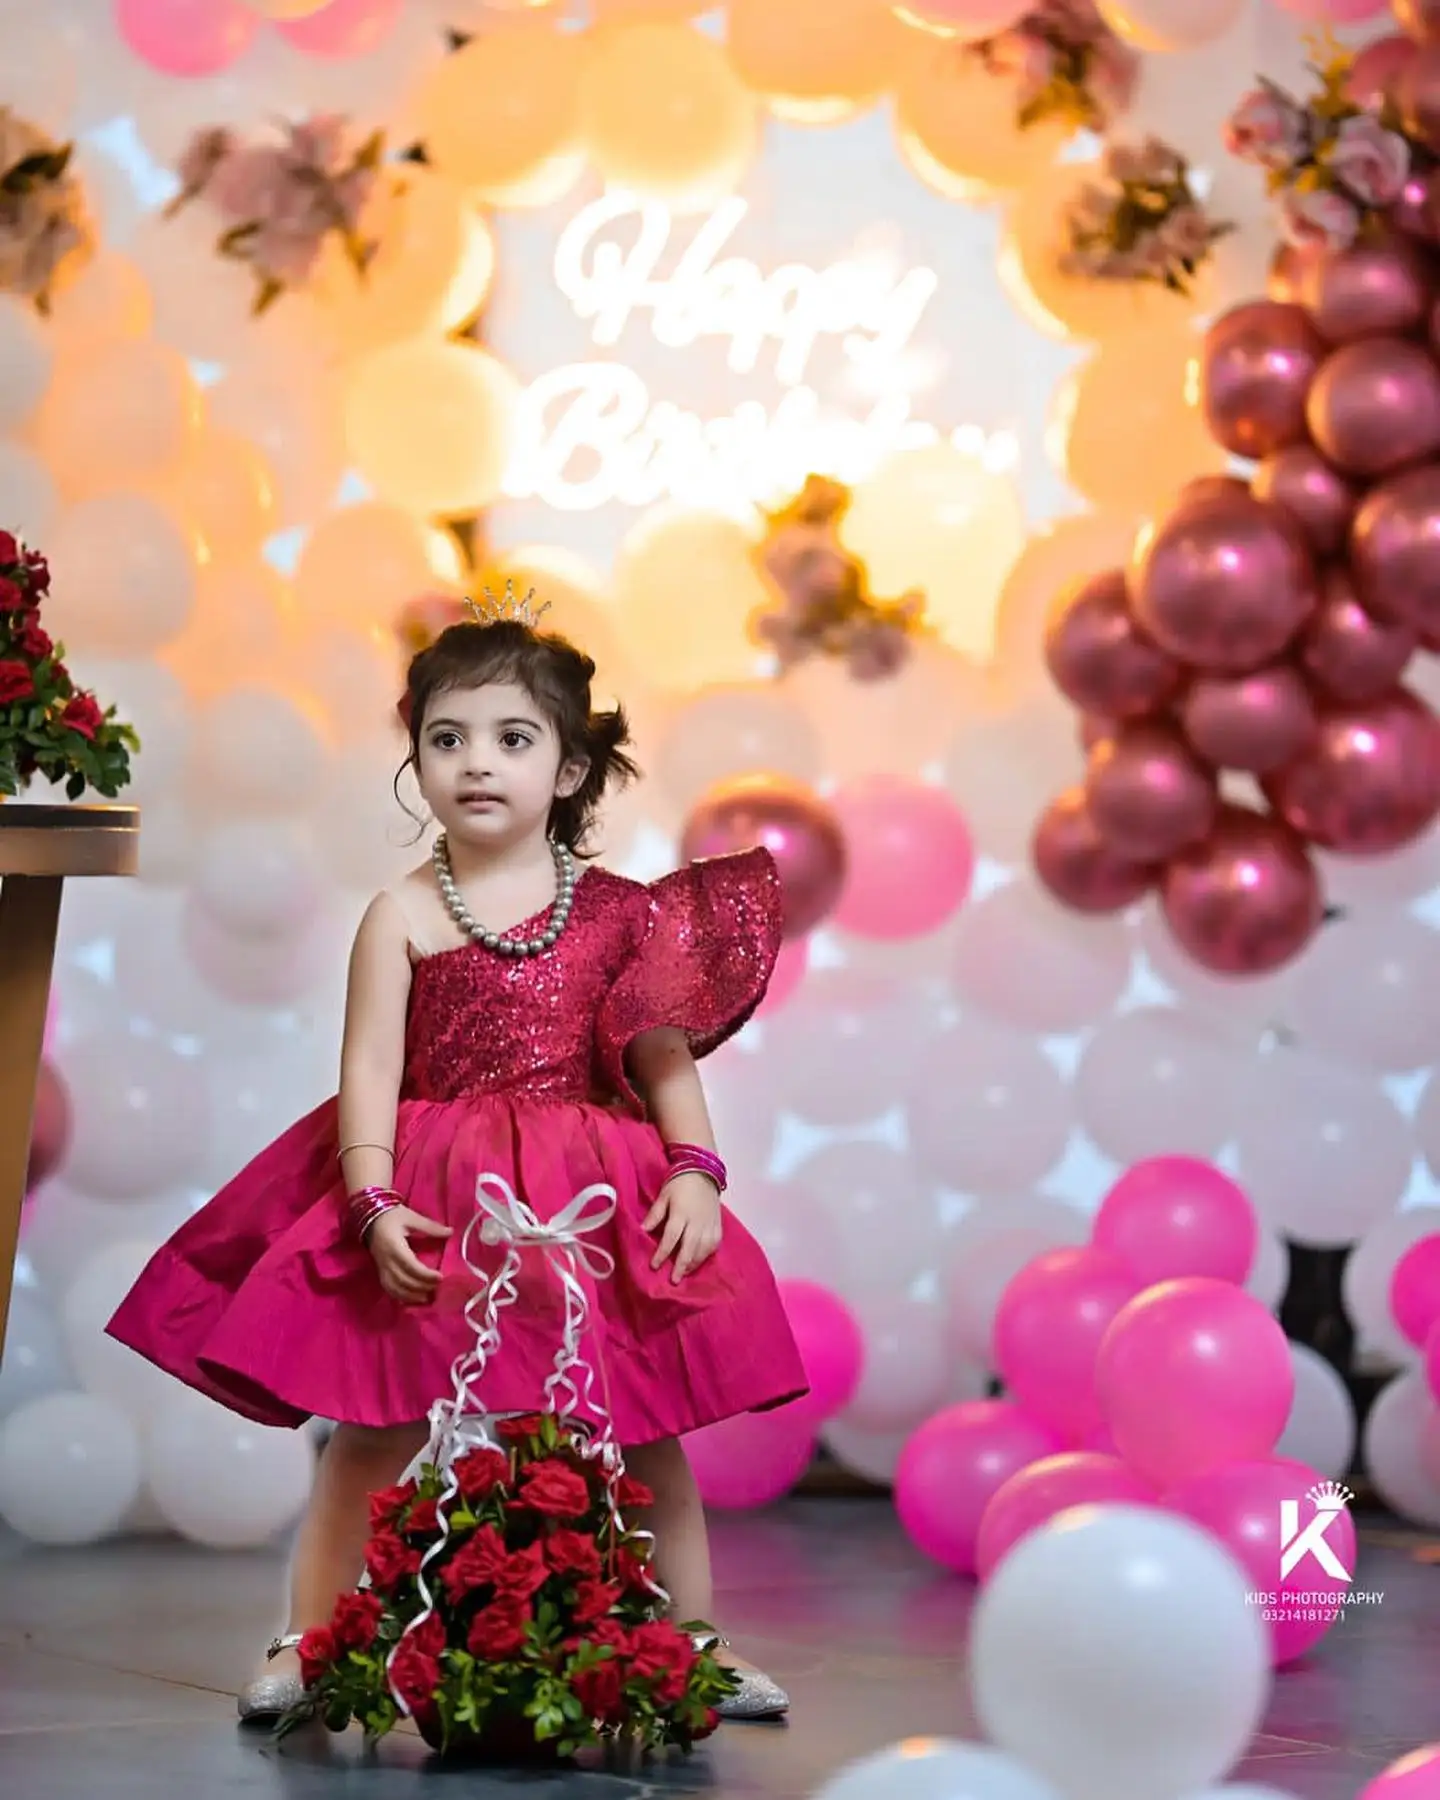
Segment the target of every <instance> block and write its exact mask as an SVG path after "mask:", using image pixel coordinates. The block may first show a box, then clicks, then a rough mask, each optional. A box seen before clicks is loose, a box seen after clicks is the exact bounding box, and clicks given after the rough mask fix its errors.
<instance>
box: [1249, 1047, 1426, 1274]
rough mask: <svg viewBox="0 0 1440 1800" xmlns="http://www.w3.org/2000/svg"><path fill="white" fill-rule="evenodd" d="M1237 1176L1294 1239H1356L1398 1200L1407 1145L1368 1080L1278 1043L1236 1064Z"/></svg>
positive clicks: (1332, 1242) (1402, 1125)
mask: <svg viewBox="0 0 1440 1800" xmlns="http://www.w3.org/2000/svg"><path fill="white" fill-rule="evenodd" d="M1237 1075H1238V1076H1240V1078H1241V1079H1240V1081H1239V1090H1240V1097H1239V1104H1238V1107H1237V1116H1236V1130H1235V1143H1236V1146H1237V1149H1238V1153H1239V1166H1238V1168H1237V1171H1236V1179H1237V1180H1238V1181H1239V1182H1240V1184H1241V1185H1242V1186H1243V1187H1244V1189H1245V1190H1246V1192H1247V1193H1248V1194H1249V1195H1250V1197H1251V1199H1252V1200H1253V1201H1254V1203H1255V1208H1256V1210H1257V1211H1258V1212H1259V1214H1260V1215H1261V1217H1262V1218H1264V1219H1265V1220H1267V1221H1268V1222H1269V1223H1270V1224H1271V1225H1273V1226H1275V1228H1276V1229H1277V1230H1279V1231H1283V1232H1284V1233H1285V1235H1286V1236H1287V1237H1289V1238H1291V1239H1293V1240H1294V1242H1296V1243H1298V1244H1310V1245H1316V1246H1318V1247H1320V1248H1322V1249H1323V1248H1326V1247H1330V1246H1338V1245H1345V1244H1353V1243H1354V1242H1355V1240H1356V1238H1359V1237H1363V1236H1364V1234H1365V1232H1366V1231H1368V1230H1369V1229H1370V1227H1371V1226H1372V1225H1374V1224H1376V1223H1377V1222H1378V1221H1379V1220H1380V1219H1383V1218H1384V1217H1385V1215H1386V1214H1387V1213H1391V1212H1393V1211H1394V1210H1395V1208H1396V1207H1397V1206H1398V1205H1399V1203H1400V1199H1401V1196H1402V1195H1403V1194H1404V1192H1405V1189H1406V1187H1407V1186H1408V1185H1409V1181H1410V1171H1411V1167H1412V1164H1413V1162H1414V1145H1413V1142H1412V1140H1411V1135H1410V1126H1409V1122H1408V1120H1407V1119H1406V1118H1405V1117H1404V1115H1403V1114H1402V1113H1401V1112H1400V1110H1399V1108H1398V1107H1397V1106H1396V1105H1395V1102H1394V1101H1393V1100H1392V1099H1391V1098H1390V1096H1389V1095H1388V1094H1387V1093H1386V1092H1385V1091H1384V1089H1383V1088H1382V1087H1381V1086H1380V1085H1379V1084H1378V1083H1377V1082H1376V1081H1375V1080H1374V1079H1373V1077H1365V1076H1361V1075H1357V1074H1354V1073H1352V1072H1351V1071H1350V1070H1348V1069H1341V1068H1337V1067H1336V1066H1335V1065H1334V1064H1333V1063H1328V1062H1324V1061H1322V1060H1321V1059H1320V1058H1319V1057H1310V1056H1306V1055H1304V1054H1303V1053H1302V1052H1299V1051H1293V1050H1279V1051H1276V1052H1275V1053H1274V1054H1273V1055H1270V1056H1265V1057H1260V1058H1258V1059H1257V1060H1256V1061H1254V1062H1253V1063H1252V1064H1251V1065H1250V1067H1249V1068H1248V1069H1237Z"/></svg>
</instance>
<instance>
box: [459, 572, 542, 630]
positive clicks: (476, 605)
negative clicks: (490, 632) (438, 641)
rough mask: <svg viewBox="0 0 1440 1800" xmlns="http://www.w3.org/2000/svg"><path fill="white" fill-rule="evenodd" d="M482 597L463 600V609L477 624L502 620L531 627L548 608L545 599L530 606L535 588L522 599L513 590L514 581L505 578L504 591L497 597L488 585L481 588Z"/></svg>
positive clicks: (495, 622) (536, 623) (500, 621)
mask: <svg viewBox="0 0 1440 1800" xmlns="http://www.w3.org/2000/svg"><path fill="white" fill-rule="evenodd" d="M480 593H481V596H482V598H480V599H479V600H471V599H470V598H469V597H468V596H467V597H466V600H465V610H466V611H467V612H468V613H469V614H470V617H471V618H472V619H473V620H474V621H475V623H476V624H477V625H498V624H501V623H502V622H505V623H510V624H514V625H528V626H530V627H531V628H532V629H533V628H534V627H535V626H536V625H538V624H539V623H540V621H541V619H543V618H544V616H545V614H546V613H547V612H549V610H550V602H549V601H548V600H547V601H546V602H545V604H544V605H543V606H537V607H532V606H531V604H530V602H531V601H532V600H533V599H534V598H535V590H534V588H531V590H530V592H529V593H528V594H526V596H525V598H524V599H523V600H522V599H520V598H519V596H518V595H517V594H516V592H515V583H514V582H513V581H511V580H508V579H507V580H506V583H505V592H504V593H503V594H501V595H500V596H499V597H498V598H497V596H496V595H494V594H492V593H491V591H490V589H489V588H488V587H486V588H481V590H480Z"/></svg>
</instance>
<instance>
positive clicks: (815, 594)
mask: <svg viewBox="0 0 1440 1800" xmlns="http://www.w3.org/2000/svg"><path fill="white" fill-rule="evenodd" d="M850 498H851V496H850V490H849V489H848V488H847V487H844V486H843V485H842V484H841V483H840V482H838V481H831V480H829V479H828V478H826V477H824V476H820V475H811V476H810V477H809V478H808V479H807V480H806V483H805V486H804V487H803V488H802V489H801V491H800V493H799V494H797V495H796V497H795V498H794V499H793V500H792V501H791V502H790V503H789V505H787V506H785V507H782V508H781V510H780V511H779V512H776V513H772V514H771V515H770V519H769V526H770V529H769V531H768V532H767V533H766V536H765V539H764V541H763V542H762V543H761V545H760V548H759V550H758V552H757V560H758V562H759V565H760V569H761V572H762V573H763V575H764V576H765V578H766V583H767V585H768V587H769V589H770V592H771V594H772V595H773V603H772V604H771V605H769V606H766V607H762V608H761V609H760V610H759V611H758V612H756V613H755V614H754V615H753V617H752V618H751V620H750V633H751V636H752V637H753V638H754V640H755V641H756V643H758V644H761V645H763V646H764V647H765V648H766V649H768V650H771V651H773V653H774V655H775V659H776V662H777V663H778V665H779V668H780V672H781V673H782V674H783V673H784V672H785V671H786V670H787V669H790V668H793V667H794V666H795V665H796V664H797V663H800V662H804V661H805V660H806V659H807V658H808V657H811V656H816V655H821V656H833V657H839V658H841V659H842V660H843V661H844V662H845V663H846V665H847V666H848V668H849V670H850V673H851V674H852V675H853V676H854V677H855V679H856V680H857V681H879V680H881V679H883V678H884V677H885V676H887V675H893V674H894V673H895V672H896V670H897V669H899V668H901V667H902V666H903V664H904V662H905V660H906V658H907V657H908V656H909V654H910V640H911V639H912V638H913V637H914V636H915V634H916V633H917V632H918V631H919V630H920V629H921V627H922V625H923V620H924V611H925V601H924V596H923V595H922V594H920V593H918V592H912V593H908V594H903V595H901V597H900V598H899V599H898V600H890V601H885V600H877V599H876V598H875V596H874V595H873V594H872V593H871V592H870V588H869V580H868V576H867V572H866V568H865V565H864V563H863V562H861V560H860V559H859V558H858V557H857V556H854V555H852V554H851V552H850V551H848V550H847V549H846V548H845V546H844V545H843V544H842V543H841V542H840V536H839V531H840V525H841V523H842V521H843V520H844V517H845V514H846V512H847V510H848V509H849V506H850Z"/></svg>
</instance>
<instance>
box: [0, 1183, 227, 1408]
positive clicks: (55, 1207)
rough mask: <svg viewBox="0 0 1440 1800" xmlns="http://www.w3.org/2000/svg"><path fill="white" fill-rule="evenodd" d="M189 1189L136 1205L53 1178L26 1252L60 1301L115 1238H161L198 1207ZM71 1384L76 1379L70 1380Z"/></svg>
mask: <svg viewBox="0 0 1440 1800" xmlns="http://www.w3.org/2000/svg"><path fill="white" fill-rule="evenodd" d="M194 1210H195V1209H194V1205H193V1202H192V1201H191V1200H190V1198H189V1197H188V1196H186V1195H177V1194H171V1195H168V1196H166V1197H165V1198H164V1199H161V1200H155V1201H149V1202H142V1203H141V1204H140V1205H138V1206H116V1205H114V1204H113V1203H112V1202H110V1201H106V1200H87V1199H86V1198H85V1197H84V1196H83V1195H81V1194H74V1193H71V1191H70V1190H69V1189H68V1188H67V1187H65V1186H64V1185H63V1183H62V1182H61V1181H54V1182H51V1183H50V1185H49V1186H48V1187H47V1188H46V1190H45V1201H44V1204H43V1205H42V1206H37V1207H35V1208H34V1209H33V1217H32V1219H31V1221H30V1223H29V1225H28V1227H27V1229H26V1232H25V1255H26V1257H27V1258H28V1259H29V1262H30V1266H31V1268H32V1269H33V1270H34V1271H35V1275H36V1279H37V1280H38V1281H39V1282H40V1285H41V1287H42V1288H43V1289H44V1292H45V1294H46V1296H47V1297H48V1298H49V1300H50V1302H51V1304H52V1306H54V1307H55V1317H56V1322H57V1324H59V1323H61V1320H60V1310H59V1309H60V1304H61V1302H62V1301H63V1300H64V1297H65V1294H66V1292H67V1290H68V1289H69V1288H70V1287H71V1286H73V1284H74V1282H75V1280H76V1278H77V1277H78V1275H79V1274H80V1271H81V1270H82V1269H83V1268H84V1267H85V1266H86V1265H87V1264H88V1263H90V1262H92V1261H93V1260H94V1259H95V1258H96V1257H97V1256H99V1255H100V1254H101V1252H102V1251H105V1250H108V1249H110V1248H111V1246H112V1245H115V1244H132V1245H146V1246H149V1247H151V1248H153V1247H154V1246H155V1245H157V1244H160V1243H163V1242H164V1241H165V1239H166V1238H168V1237H170V1236H171V1235H172V1234H173V1233H174V1232H176V1231H177V1230H178V1229H179V1228H180V1226H182V1225H183V1224H184V1223H185V1221H186V1219H188V1218H189V1217H190V1215H191V1213H192V1212H193V1211H194ZM71 1385H73V1384H71Z"/></svg>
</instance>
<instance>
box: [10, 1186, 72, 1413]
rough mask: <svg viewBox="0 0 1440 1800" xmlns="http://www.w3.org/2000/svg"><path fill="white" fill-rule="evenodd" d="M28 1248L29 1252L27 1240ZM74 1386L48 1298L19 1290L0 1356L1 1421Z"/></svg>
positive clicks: (13, 1299)
mask: <svg viewBox="0 0 1440 1800" xmlns="http://www.w3.org/2000/svg"><path fill="white" fill-rule="evenodd" d="M45 1203H46V1204H48V1196H47V1200H46V1202H45ZM25 1248H26V1250H27V1252H28V1250H29V1248H30V1245H29V1240H28V1238H27V1240H26V1245H25ZM73 1385H74V1384H73V1382H72V1381H71V1378H70V1365H69V1363H68V1362H67V1360H66V1357H65V1343H64V1340H63V1338H62V1337H61V1335H60V1324H59V1321H58V1320H57V1319H56V1317H55V1314H54V1312H53V1311H52V1310H51V1308H50V1306H49V1304H48V1303H47V1301H46V1299H45V1296H44V1295H43V1294H42V1293H41V1292H40V1291H39V1289H38V1288H33V1287H17V1288H16V1289H15V1291H14V1293H13V1294H11V1296H10V1317H9V1320H8V1321H7V1323H6V1326H5V1350H4V1354H3V1355H0V1419H4V1418H7V1417H8V1416H9V1415H10V1414H11V1413H13V1412H17V1411H18V1410H19V1409H20V1408H21V1407H22V1406H28V1405H29V1404H30V1402H31V1401H32V1400H40V1399H43V1398H44V1396H45V1395H46V1394H55V1393H59V1392H60V1391H61V1390H62V1389H64V1388H68V1387H72V1386H73Z"/></svg>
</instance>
